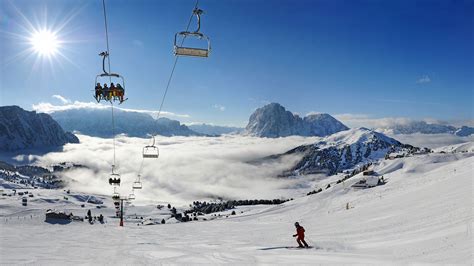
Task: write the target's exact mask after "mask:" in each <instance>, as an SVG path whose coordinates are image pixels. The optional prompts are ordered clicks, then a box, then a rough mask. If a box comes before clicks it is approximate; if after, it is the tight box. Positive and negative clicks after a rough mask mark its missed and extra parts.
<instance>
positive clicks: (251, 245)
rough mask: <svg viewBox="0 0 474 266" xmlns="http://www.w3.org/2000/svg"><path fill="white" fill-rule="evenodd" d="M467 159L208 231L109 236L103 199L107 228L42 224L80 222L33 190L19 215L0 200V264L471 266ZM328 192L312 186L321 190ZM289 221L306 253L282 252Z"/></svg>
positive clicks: (57, 199) (137, 229)
mask: <svg viewBox="0 0 474 266" xmlns="http://www.w3.org/2000/svg"><path fill="white" fill-rule="evenodd" d="M472 155H474V154H473V153H465V154H428V155H420V156H416V157H409V158H401V159H396V160H386V161H381V162H380V163H378V164H377V165H375V167H374V170H375V171H376V172H377V173H379V174H380V175H383V176H384V178H385V179H386V180H388V182H387V184H385V185H383V186H378V187H375V188H371V189H363V190H355V189H353V188H350V185H351V184H353V183H355V182H356V181H358V180H359V179H360V178H362V176H361V175H358V176H355V177H353V178H351V179H349V180H347V181H346V182H344V184H342V183H341V184H338V185H332V187H331V188H329V189H327V190H323V192H321V193H318V194H314V195H311V196H306V195H301V197H299V198H295V200H293V201H290V202H286V203H284V204H281V205H276V206H275V205H272V206H262V205H260V206H250V207H245V206H244V207H239V208H237V209H236V212H237V215H229V216H228V217H226V216H227V215H228V214H229V213H230V211H226V212H224V213H221V218H216V219H214V220H212V221H197V222H188V223H171V221H170V222H169V223H167V224H165V225H151V226H142V225H140V226H138V225H137V223H138V221H136V220H131V219H132V218H131V216H130V217H129V219H128V221H127V222H126V224H125V227H118V226H117V224H118V221H117V220H116V219H114V218H110V217H109V216H111V215H112V214H113V208H111V206H113V205H112V203H111V201H110V200H108V199H106V200H105V205H107V206H109V207H108V208H105V209H100V210H99V209H95V207H94V209H92V212H93V214H96V215H97V214H98V213H103V214H104V215H105V216H106V217H107V223H106V224H102V225H101V224H94V225H89V224H88V223H87V222H72V223H70V224H67V225H57V224H56V225H53V224H48V223H45V222H44V211H45V210H46V209H49V208H56V209H60V210H64V209H66V210H68V211H72V212H73V213H74V214H81V215H85V212H86V209H87V208H85V209H84V208H81V207H80V204H81V202H80V201H78V200H76V199H69V200H68V201H65V200H63V199H62V198H63V196H64V194H65V193H64V192H63V191H62V190H32V192H33V193H35V198H32V199H31V200H30V201H29V204H28V206H27V207H22V206H21V204H20V201H19V198H18V197H2V198H1V199H0V263H1V264H28V263H35V264H37V263H39V264H45V265H51V264H64V263H68V264H132V265H135V264H159V263H165V264H166V263H185V264H193V263H233V264H241V263H247V264H248V263H251V264H254V263H263V264H265V263H268V264H274V263H282V264H298V263H311V264H315V263H322V264H326V263H338V264H341V263H343V264H355V263H360V264H368V263H371V264H379V265H380V264H388V263H395V264H400V263H402V264H405V263H450V264H451V263H461V264H471V263H472V254H473V244H472V242H473V241H472V240H473V239H472V230H473V218H472V210H473V202H472V195H473V194H472V192H473V182H472V179H473V165H474V157H472ZM338 178H340V177H337V176H335V177H332V179H333V180H336V179H338ZM327 182H328V181H327V180H326V181H321V186H322V187H323V189H324V188H325V186H323V185H326V184H327ZM3 185H5V184H3ZM4 187H5V186H4ZM346 206H349V209H346ZM86 207H88V208H92V207H93V205H92V204H90V205H88V206H86ZM167 212H168V210H157V209H156V208H155V207H154V206H133V205H131V206H129V207H128V209H127V213H128V214H129V215H130V214H132V213H133V214H135V213H136V214H137V215H138V216H141V215H142V216H146V217H161V216H163V215H165V214H166V213H167ZM207 218H214V216H211V215H208V216H207ZM296 221H299V222H300V224H301V225H303V226H304V227H305V229H306V240H307V242H308V243H309V244H310V245H312V246H314V248H313V249H287V248H286V247H289V246H296V242H295V240H294V238H293V237H292V234H294V231H295V230H294V226H293V223H294V222H296Z"/></svg>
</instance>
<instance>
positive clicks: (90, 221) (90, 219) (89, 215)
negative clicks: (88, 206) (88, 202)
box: [87, 210, 92, 224]
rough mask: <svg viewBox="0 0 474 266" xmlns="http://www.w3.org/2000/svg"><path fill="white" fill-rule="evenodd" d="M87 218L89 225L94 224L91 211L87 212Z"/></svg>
mask: <svg viewBox="0 0 474 266" xmlns="http://www.w3.org/2000/svg"><path fill="white" fill-rule="evenodd" d="M87 218H88V219H89V223H91V224H92V213H91V210H88V211H87Z"/></svg>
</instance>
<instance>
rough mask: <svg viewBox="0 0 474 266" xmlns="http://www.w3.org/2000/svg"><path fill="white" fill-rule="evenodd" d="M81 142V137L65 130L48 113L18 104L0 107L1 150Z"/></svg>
mask: <svg viewBox="0 0 474 266" xmlns="http://www.w3.org/2000/svg"><path fill="white" fill-rule="evenodd" d="M66 143H79V139H78V138H77V137H76V136H75V135H73V134H71V133H69V132H64V130H63V129H62V128H61V126H60V125H59V124H58V123H57V122H56V121H54V120H53V118H51V116H50V115H48V114H42V113H39V114H38V113H36V112H34V111H33V112H29V111H25V110H23V109H22V108H20V107H18V106H2V107H0V150H5V151H14V150H21V149H28V148H44V147H48V148H50V147H56V146H62V145H64V144H66Z"/></svg>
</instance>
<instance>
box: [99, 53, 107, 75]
mask: <svg viewBox="0 0 474 266" xmlns="http://www.w3.org/2000/svg"><path fill="white" fill-rule="evenodd" d="M99 55H100V56H102V71H104V74H106V75H109V72H107V71H106V70H105V58H107V57H108V56H109V52H108V51H105V52H102V53H100V54H99Z"/></svg>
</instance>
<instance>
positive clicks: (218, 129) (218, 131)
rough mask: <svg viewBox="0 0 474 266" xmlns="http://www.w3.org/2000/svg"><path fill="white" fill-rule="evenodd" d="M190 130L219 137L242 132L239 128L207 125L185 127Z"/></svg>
mask: <svg viewBox="0 0 474 266" xmlns="http://www.w3.org/2000/svg"><path fill="white" fill-rule="evenodd" d="M187 126H188V128H190V129H191V130H193V131H195V132H197V133H201V134H204V135H211V136H220V135H223V134H238V133H242V132H243V131H244V129H243V128H241V127H228V126H216V125H209V124H205V123H202V124H191V125H187Z"/></svg>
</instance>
